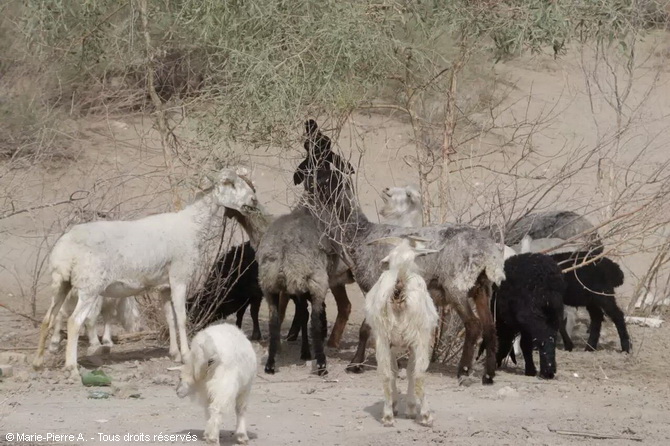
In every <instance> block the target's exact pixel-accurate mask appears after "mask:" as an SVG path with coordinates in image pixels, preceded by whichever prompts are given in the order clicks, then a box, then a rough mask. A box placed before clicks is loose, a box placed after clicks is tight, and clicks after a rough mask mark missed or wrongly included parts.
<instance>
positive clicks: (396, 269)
mask: <svg viewBox="0 0 670 446" xmlns="http://www.w3.org/2000/svg"><path fill="white" fill-rule="evenodd" d="M370 243H389V244H393V245H396V246H395V247H394V248H393V249H392V250H391V252H390V253H389V254H388V256H386V257H385V258H384V259H382V264H387V265H388V270H386V271H384V272H383V273H382V274H381V276H380V277H379V280H377V282H376V283H375V285H374V286H373V287H372V289H370V292H369V293H368V294H367V296H366V298H365V319H366V321H367V322H368V323H369V324H370V326H371V328H372V332H373V334H374V336H375V340H376V356H377V370H378V372H379V374H380V375H381V378H382V384H383V388H384V411H383V416H382V423H383V424H384V425H385V426H393V423H394V419H393V417H394V415H395V414H396V413H397V410H396V408H397V404H398V388H397V386H396V375H397V372H398V365H397V361H396V357H395V356H396V355H395V353H394V351H393V349H399V348H401V349H409V351H410V354H409V363H408V366H407V380H408V387H407V416H408V417H412V418H414V417H416V420H417V421H418V422H419V423H420V424H422V425H425V426H429V425H431V424H432V422H433V418H432V415H431V413H430V409H429V408H428V402H427V401H426V398H425V391H424V380H425V374H426V370H427V369H428V365H429V363H430V344H431V340H432V336H433V331H434V330H435V327H436V326H437V318H438V316H437V310H436V309H435V304H434V303H433V299H432V298H431V297H430V294H429V293H428V288H427V287H426V282H425V281H424V279H423V278H422V277H421V275H420V274H419V273H417V270H418V267H417V265H416V263H415V262H414V259H415V258H416V257H417V256H421V255H425V254H430V253H434V252H437V250H433V249H425V248H424V247H423V243H422V240H421V239H418V238H397V237H387V238H383V239H378V240H375V241H374V242H370ZM415 394H416V396H415ZM416 397H418V399H419V408H418V414H417V407H416V406H417V402H416Z"/></svg>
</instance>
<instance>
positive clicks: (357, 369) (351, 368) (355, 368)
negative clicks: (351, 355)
mask: <svg viewBox="0 0 670 446" xmlns="http://www.w3.org/2000/svg"><path fill="white" fill-rule="evenodd" d="M344 370H345V371H346V372H348V373H356V374H360V373H363V365H362V364H353V363H352V364H349V365H348V366H347V368H346V369H344Z"/></svg>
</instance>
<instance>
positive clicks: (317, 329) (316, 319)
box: [311, 293, 328, 376]
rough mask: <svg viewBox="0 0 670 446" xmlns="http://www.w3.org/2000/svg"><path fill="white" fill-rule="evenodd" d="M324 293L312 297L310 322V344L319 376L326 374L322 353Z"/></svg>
mask: <svg viewBox="0 0 670 446" xmlns="http://www.w3.org/2000/svg"><path fill="white" fill-rule="evenodd" d="M324 298H325V293H324V294H322V295H319V296H317V295H313V296H312V299H311V301H312V320H311V335H312V344H313V345H314V359H316V373H317V374H318V375H319V376H324V375H326V374H328V370H327V369H326V353H325V351H324V343H323V341H324V336H323V322H324V317H323V312H324V311H325V308H324V305H323V301H324Z"/></svg>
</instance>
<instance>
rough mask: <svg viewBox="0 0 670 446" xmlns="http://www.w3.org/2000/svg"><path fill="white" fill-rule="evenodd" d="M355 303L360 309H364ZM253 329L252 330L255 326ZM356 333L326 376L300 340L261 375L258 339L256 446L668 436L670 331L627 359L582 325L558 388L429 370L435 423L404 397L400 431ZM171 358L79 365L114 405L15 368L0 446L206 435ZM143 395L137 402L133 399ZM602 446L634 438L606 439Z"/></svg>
mask: <svg viewBox="0 0 670 446" xmlns="http://www.w3.org/2000/svg"><path fill="white" fill-rule="evenodd" d="M354 304H355V305H357V306H358V307H359V308H360V304H361V302H359V301H356V302H354ZM2 316H3V319H2V322H3V327H6V326H9V327H10V330H11V331H10V333H9V335H5V336H4V337H3V345H17V344H18V345H25V344H27V343H28V342H27V340H26V339H21V340H20V341H19V339H18V337H19V336H18V333H22V334H26V333H33V334H34V333H36V331H35V330H34V329H32V327H31V325H30V324H29V323H26V322H23V321H19V320H17V319H16V318H15V317H10V316H9V315H7V314H6V313H3V314H2ZM355 316H357V317H355V318H354V319H355V320H360V319H359V317H358V316H359V315H355ZM582 322H585V321H582ZM263 328H265V327H263ZM245 329H246V330H247V332H250V330H249V327H245ZM263 331H264V334H265V333H266V331H265V330H263ZM351 331H352V330H350V332H349V334H348V336H347V338H346V341H347V342H346V343H345V346H344V348H343V349H342V350H341V351H339V352H329V356H328V357H329V370H330V373H329V375H328V376H327V378H326V379H322V378H319V377H317V376H316V375H314V374H313V373H311V367H310V365H306V364H305V363H303V362H302V361H300V360H299V345H298V343H284V344H283V351H282V354H281V356H280V359H279V363H278V365H279V370H278V373H277V374H275V375H274V376H269V375H265V374H264V373H263V371H262V364H263V361H264V359H265V358H264V356H263V355H264V351H265V345H266V343H265V342H262V343H261V344H254V345H255V347H256V351H257V354H258V357H259V368H258V374H257V378H256V382H255V385H254V390H253V393H252V397H251V401H250V405H249V412H248V423H249V427H248V429H249V433H250V437H251V440H252V443H253V444H259V445H295V444H299V443H302V444H322V445H380V446H381V445H388V444H392V445H405V444H412V443H415V444H459V445H462V444H464V445H483V444H494V443H495V444H509V445H516V444H520V443H522V444H544V445H558V444H590V443H593V442H602V441H603V440H596V439H593V438H588V437H583V436H568V435H565V434H561V433H558V432H553V431H565V432H567V431H573V432H575V431H576V432H581V433H586V434H594V435H598V434H600V435H612V436H615V437H621V438H631V437H633V438H639V439H642V440H643V441H644V444H650V445H652V444H658V445H662V444H668V441H670V425H669V424H668V423H667V414H668V410H669V409H670V407H669V406H670V402H669V401H670V399H669V397H670V380H668V375H667V369H666V367H667V364H668V362H669V361H670V355H669V354H668V349H667V348H665V345H664V344H665V341H664V340H665V339H668V335H669V334H670V333H669V332H670V330H669V329H668V328H667V327H664V328H662V329H650V328H638V327H631V336H632V339H633V343H634V347H635V351H634V353H632V354H630V355H626V354H622V353H618V352H617V349H618V338H617V336H616V331H615V330H614V327H613V326H612V324H605V327H604V330H603V344H602V346H601V350H600V351H598V352H595V353H589V352H584V351H581V348H580V347H583V345H584V341H583V338H584V337H585V336H586V327H585V325H584V324H583V323H582V324H580V325H578V326H577V332H578V335H577V338H578V341H577V342H578V348H577V349H576V351H574V352H572V353H569V352H564V351H563V350H560V351H559V352H558V358H557V360H558V375H557V377H556V379H555V380H553V381H545V380H540V379H538V378H530V377H526V376H523V374H522V373H523V369H522V365H520V366H513V365H511V366H510V367H509V368H505V369H503V370H501V371H500V372H499V373H498V376H497V378H496V382H495V384H494V385H493V386H486V387H485V386H482V385H481V384H480V383H479V381H478V378H479V376H480V373H481V369H482V368H481V364H478V365H477V367H476V369H475V375H476V376H477V380H476V381H475V383H473V384H472V385H470V386H469V387H464V386H460V387H459V386H458V384H457V381H456V379H455V376H454V370H453V369H452V368H449V367H443V366H437V365H433V366H431V369H430V373H429V378H428V380H427V385H426V386H427V389H428V390H427V394H428V398H429V403H430V405H431V408H432V410H433V411H434V416H435V423H434V425H433V427H432V428H426V427H422V426H419V425H418V424H416V423H415V422H414V421H412V420H409V419H406V418H404V417H403V415H402V414H403V410H404V404H403V402H404V397H402V396H401V405H400V416H399V418H397V420H396V425H395V427H393V428H385V427H383V426H382V425H381V423H380V421H379V419H380V416H381V408H382V392H381V385H380V382H379V380H378V377H377V374H376V373H375V371H374V370H373V369H374V359H373V358H372V359H370V360H369V361H368V364H369V365H370V369H371V370H370V371H368V372H366V373H363V374H361V375H351V374H347V373H346V372H345V371H344V367H345V366H346V364H347V362H348V359H349V358H350V357H351V356H352V355H353V347H354V343H353V342H352V341H353V340H354V339H355V336H352V335H353V333H352V332H351ZM33 338H34V336H31V337H30V339H33ZM81 346H82V347H85V343H84V342H82V344H81ZM25 353H28V352H25ZM61 353H62V352H61ZM165 354H166V350H165V347H164V344H161V343H157V342H149V341H147V342H135V343H127V344H119V345H117V346H115V347H114V349H113V350H112V353H111V354H110V355H109V356H103V357H83V358H81V364H82V365H84V366H88V367H92V365H93V364H96V365H101V364H102V369H103V370H105V371H106V372H107V374H108V375H110V376H111V377H112V378H113V382H114V386H116V387H118V389H119V392H118V393H116V395H114V396H111V397H110V398H109V399H89V398H88V395H89V392H90V391H91V388H85V387H83V386H81V385H80V384H79V383H76V384H71V383H67V382H66V381H65V379H64V375H63V374H62V372H61V371H60V369H51V370H47V371H44V372H40V373H39V374H38V373H35V372H32V370H31V369H30V367H29V365H28V364H26V363H19V364H15V367H16V374H15V376H14V377H13V378H9V379H6V380H5V381H4V382H3V383H2V384H0V386H1V387H0V388H1V389H2V392H1V393H0V395H1V396H2V398H1V399H0V402H1V403H2V405H1V406H0V432H1V433H2V436H0V444H15V443H12V442H5V443H2V441H3V440H5V435H6V434H7V433H14V434H16V433H36V434H43V435H46V434H47V433H53V434H73V435H75V437H78V436H79V434H80V433H81V434H82V435H83V438H85V439H86V441H85V442H84V441H75V442H73V443H71V444H110V443H112V444H138V443H137V442H135V441H124V436H125V435H126V434H138V435H139V434H145V435H148V436H150V437H151V438H152V439H153V436H154V435H160V434H164V435H175V434H182V435H185V434H187V433H191V434H194V435H198V436H200V438H201V436H202V430H203V429H204V424H205V419H204V415H203V413H202V410H201V409H200V408H199V407H197V406H195V405H194V404H192V403H191V402H190V401H189V400H181V399H179V398H177V396H176V393H175V387H176V384H177V380H178V375H177V374H178V372H176V371H168V368H169V367H172V366H174V365H175V364H174V363H172V362H171V361H170V360H169V359H168V358H166V357H165ZM14 356H15V358H16V359H17V360H19V361H21V360H22V358H23V356H21V354H16V353H14ZM406 385H407V384H406V380H400V390H401V393H402V394H403V395H404V394H405V392H406ZM102 389H103V390H109V389H108V388H102ZM135 392H138V393H140V395H141V398H139V399H133V398H128V397H127V394H130V393H135ZM233 430H234V416H233V414H229V415H228V416H226V417H225V419H224V423H223V425H222V431H221V442H222V444H231V443H232V442H233V438H232V432H233ZM101 434H104V435H110V437H101V436H100V435H101ZM113 435H119V436H120V437H118V438H119V440H118V441H111V442H105V441H104V439H105V438H108V439H113V438H114V437H113ZM157 438H158V437H156V439H157ZM154 443H155V444H160V443H161V441H155V442H154ZM175 443H176V444H181V443H182V442H179V441H177V442H175ZM606 444H613V445H624V444H637V442H635V441H633V440H630V439H628V440H626V439H617V440H611V439H610V440H607V443H606Z"/></svg>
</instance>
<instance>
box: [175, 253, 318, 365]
mask: <svg viewBox="0 0 670 446" xmlns="http://www.w3.org/2000/svg"><path fill="white" fill-rule="evenodd" d="M291 299H292V300H293V301H294V303H295V306H296V311H295V315H294V317H293V323H292V324H291V329H290V330H289V334H288V337H287V339H288V340H289V341H295V340H296V339H297V338H298V333H300V331H301V329H302V336H303V338H302V342H303V346H302V351H303V354H302V357H303V359H310V358H309V356H310V355H309V351H310V347H309V340H308V337H307V321H308V320H309V310H308V308H307V302H306V301H304V299H298V298H296V297H295V296H291ZM262 301H263V292H262V291H261V288H260V285H259V284H258V263H257V262H256V251H255V250H254V248H252V247H251V244H250V243H249V242H246V243H244V244H242V245H237V246H233V247H232V248H231V249H230V250H229V251H228V252H226V253H224V254H223V255H222V256H220V257H219V258H218V259H217V261H216V263H215V264H214V265H213V266H212V269H211V270H210V272H209V275H208V277H207V280H206V281H205V284H204V285H203V287H202V288H201V289H200V290H199V291H198V293H197V294H196V295H195V296H194V297H193V298H192V299H189V300H188V301H187V302H186V311H187V312H188V314H189V316H190V319H191V321H192V322H193V323H194V324H195V325H196V326H198V327H201V328H204V327H206V326H208V325H210V324H212V323H213V322H216V321H217V320H222V319H225V318H227V317H228V316H230V315H231V314H233V313H237V320H236V321H235V324H236V325H237V326H238V327H239V328H242V318H243V317H244V313H245V312H246V311H247V307H248V306H249V305H251V320H252V323H253V332H252V334H251V340H254V341H257V340H260V339H261V330H260V326H259V323H258V313H259V310H260V307H261V302H262ZM324 316H325V310H324ZM324 336H325V335H324ZM305 352H307V354H306V355H305Z"/></svg>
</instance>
